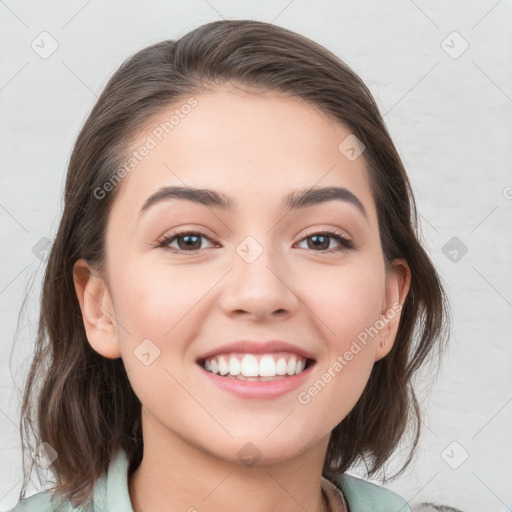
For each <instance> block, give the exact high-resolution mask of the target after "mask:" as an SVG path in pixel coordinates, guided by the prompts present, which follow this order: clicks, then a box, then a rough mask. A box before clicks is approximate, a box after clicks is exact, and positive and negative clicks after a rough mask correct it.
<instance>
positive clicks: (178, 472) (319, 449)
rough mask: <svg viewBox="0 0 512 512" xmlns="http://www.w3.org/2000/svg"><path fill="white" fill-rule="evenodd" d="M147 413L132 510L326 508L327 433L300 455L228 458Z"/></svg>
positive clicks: (132, 480) (286, 511) (284, 511)
mask: <svg viewBox="0 0 512 512" xmlns="http://www.w3.org/2000/svg"><path fill="white" fill-rule="evenodd" d="M142 411H143V431H144V453H143V459H142V462H141V463H140V465H139V467H138V468H137V469H136V470H135V471H134V472H133V473H132V474H131V475H129V479H128V488H129V493H130V499H131V502H132V507H133V510H134V512H148V511H150V510H159V511H161V512H175V511H176V512H177V511H180V512H183V511H188V512H198V511H199V512H210V511H212V512H213V511H218V510H222V511H225V512H235V511H236V512H239V511H240V510H241V509H242V510H244V511H246V512H277V511H279V512H292V511H293V512H295V511H302V510H308V511H315V512H323V511H324V510H325V511H326V512H327V511H328V510H329V507H328V506H327V505H325V504H324V500H323V496H322V491H321V481H322V478H321V477H322V467H323V461H324V458H325V453H326V449H327V444H328V441H329V435H327V436H326V437H324V438H323V439H322V440H321V442H320V443H318V444H316V445H313V446H312V447H310V448H308V449H306V450H305V451H303V452H301V453H300V454H298V455H296V456H294V457H292V458H288V459H286V460H279V461H277V462H268V461H266V459H265V458H264V457H263V455H264V454H262V459H261V460H260V461H258V462H257V463H256V464H253V465H245V464H243V463H242V462H241V461H236V462H234V461H230V460H226V459H222V458H219V457H217V456H215V455H214V454H212V453H210V452H208V451H206V450H203V449H201V447H198V446H195V445H192V444H191V443H189V442H187V440H185V439H182V438H181V437H178V436H176V435H175V434H173V433H172V432H170V431H169V430H168V429H166V428H164V427H163V426H162V425H160V424H158V422H156V420H155V419H154V418H152V417H150V416H149V415H148V414H146V415H145V412H144V411H145V409H144V408H142Z"/></svg>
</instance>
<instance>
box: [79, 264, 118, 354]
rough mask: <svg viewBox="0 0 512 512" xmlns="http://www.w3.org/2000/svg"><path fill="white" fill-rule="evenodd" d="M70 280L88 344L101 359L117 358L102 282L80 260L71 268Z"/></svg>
mask: <svg viewBox="0 0 512 512" xmlns="http://www.w3.org/2000/svg"><path fill="white" fill-rule="evenodd" d="M73 280H74V283H75V290H76V294H77V296H78V301H79V303H80V309H81V310H82V318H83V321H84V327H85V332H86V335H87V340H88V341H89V344H90V345H91V347H92V348H93V349H94V350H95V351H96V352H98V354H101V355H102V356H104V357H107V358H109V359H116V358H118V357H121V350H120V346H119V341H118V336H117V328H116V326H117V323H116V319H115V317H114V314H113V311H114V308H113V306H112V299H111V296H110V293H109V290H108V287H107V285H106V283H105V281H104V280H103V279H102V278H101V277H99V276H97V275H95V272H94V271H92V270H91V269H90V267H89V265H88V264H87V263H86V262H85V260H83V259H79V260H78V261H77V262H76V263H75V264H74V266H73Z"/></svg>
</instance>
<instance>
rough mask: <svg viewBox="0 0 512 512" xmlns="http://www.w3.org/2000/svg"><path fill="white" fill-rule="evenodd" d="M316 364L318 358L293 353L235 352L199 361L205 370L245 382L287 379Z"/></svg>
mask: <svg viewBox="0 0 512 512" xmlns="http://www.w3.org/2000/svg"><path fill="white" fill-rule="evenodd" d="M314 363H315V360H314V359H310V358H306V357H302V356H300V355H298V354H295V353H291V352H272V353H269V354H252V353H240V352H231V353H224V354H218V355H215V356H211V357H206V358H201V359H199V360H197V364H199V366H201V367H202V368H203V370H205V371H207V372H209V373H212V374H214V375H218V376H220V377H225V378H227V379H237V380H245V381H273V380H283V379H288V378H290V377H293V376H294V375H299V374H301V373H302V372H304V371H306V370H307V369H308V368H310V367H311V366H312V365H313V364H314Z"/></svg>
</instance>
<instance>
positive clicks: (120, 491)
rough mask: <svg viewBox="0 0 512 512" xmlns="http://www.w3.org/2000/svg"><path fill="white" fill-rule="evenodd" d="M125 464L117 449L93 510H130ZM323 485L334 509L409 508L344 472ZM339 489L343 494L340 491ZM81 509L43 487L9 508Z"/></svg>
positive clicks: (21, 511)
mask: <svg viewBox="0 0 512 512" xmlns="http://www.w3.org/2000/svg"><path fill="white" fill-rule="evenodd" d="M128 466H129V464H128V457H127V455H126V452H125V451H124V450H123V449H119V450H118V452H117V453H116V454H115V456H114V457H113V458H112V460H111V461H110V464H109V467H108V471H107V474H103V475H102V476H101V477H100V478H98V479H97V480H96V482H95V483H94V488H93V502H92V512H133V508H132V504H131V501H130V495H129V492H128ZM322 488H323V489H324V491H325V492H326V494H327V495H328V497H329V502H330V503H331V504H333V503H334V504H335V505H334V507H333V508H334V509H335V512H336V510H342V509H341V503H343V498H344V500H345V502H346V504H347V508H348V510H349V512H411V509H410V507H409V505H408V504H407V502H406V501H405V500H404V499H403V498H402V497H401V496H400V495H398V494H396V493H395V492H393V491H391V490H389V489H385V488H384V487H381V486H379V485H376V484H374V483H371V482H367V481H366V480H363V479H361V478H357V477H354V476H351V475H347V474H345V473H343V474H342V475H339V476H337V477H336V481H335V482H331V481H329V480H328V479H326V478H325V477H323V476H322ZM340 491H341V493H342V496H340V495H339V493H340ZM340 501H341V503H340ZM337 503H339V505H338V504H337ZM335 507H337V508H335ZM82 510H84V509H83V508H82V509H81V508H80V507H79V506H77V507H73V505H72V504H71V502H70V501H69V500H62V499H61V500H60V501H59V500H58V499H57V498H55V497H54V495H53V494H52V492H51V491H42V492H39V493H37V494H34V495H32V496H30V497H28V498H25V499H23V500H21V501H20V502H19V503H18V504H17V505H16V506H15V507H14V508H13V509H12V510H11V511H10V512H80V511H82Z"/></svg>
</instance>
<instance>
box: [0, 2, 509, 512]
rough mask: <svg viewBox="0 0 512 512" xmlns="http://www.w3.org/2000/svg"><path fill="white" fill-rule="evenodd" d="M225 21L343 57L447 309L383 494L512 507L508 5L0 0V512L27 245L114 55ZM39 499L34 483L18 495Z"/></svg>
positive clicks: (43, 220)
mask: <svg viewBox="0 0 512 512" xmlns="http://www.w3.org/2000/svg"><path fill="white" fill-rule="evenodd" d="M220 18H236V19H242V18H252V19H258V20H262V21H269V22H273V23H275V24H278V25H281V26H283V27H286V28H289V29H292V30H295V31H297V32H299V33H301V34H304V35H306V36H308V37H310V38H312V39H313V40H315V41H317V42H319V43H320V44H323V45H324V46H326V47H327V48H329V49H330V50H332V51H333V52H334V53H336V54H337V55H339V56H340V57H341V58H342V59H344V60H345V61H346V62H347V63H348V64H349V65H350V66H351V67H352V68H353V69H354V70H355V71H356V72H357V73H358V74H359V75H360V76H361V77H362V78H363V80H365V82H366V83H367V84H368V86H369V88H370V90H371V91H372V93H373V94H374V96H375V98H376V100H377V102H378V104H379V107H380V109H381V112H382V114H383V115H384V119H385V121H386V124H387V126H388V128H389V130H390V132H391V135H392V137H393V139H394V141H395V143H396V145H397V147H398V150H399V152H400V154H401V156H402V157H403V160H404V164H405V165H406V168H407V170H408V173H409V176H410V179H411V181H412V185H413V188H414V191H415V194H416V198H417V201H418V206H419V211H420V213H421V217H422V226H421V231H422V236H423V239H424V243H425V245H426V247H427V249H428V251H429V253H430V255H431V257H432V259H433V261H434V263H435V264H436V266H437V268H438V269H439V271H440V273H441V275H442V278H443V279H444V282H445V283H446V287H447V290H448V293H449V295H450V300H451V304H452V312H453V332H452V336H451V339H450V350H449V352H448V354H447V357H446V359H445V363H444V364H443V366H442V370H441V373H440V377H439V380H438V381H437V383H436V384H435V386H433V387H430V386H429V385H428V384H424V385H423V386H422V385H421V384H422V382H425V383H426V382H428V381H421V380H420V381H419V383H418V384H419V389H420V391H421V403H422V405H423V407H424V410H425V416H424V425H423V435H422V438H421V442H420V446H419V452H418V456H417V459H416V460H415V462H414V463H413V465H412V467H411V468H410V470H408V471H407V472H406V473H405V474H404V475H403V476H402V477H401V478H399V479H398V480H395V481H393V482H391V483H388V484H387V486H388V487H389V488H391V489H393V490H395V491H397V492H399V493H400V494H401V495H402V496H404V498H406V499H407V500H408V501H409V502H410V503H411V505H415V504H418V503H420V502H421V501H433V502H439V503H444V504H448V505H451V506H456V507H459V508H460V509H462V510H464V511H467V512H477V511H482V510H485V511H486V512H490V511H500V512H501V511H505V510H510V507H511V506H512V470H511V469H510V461H511V460H512V438H511V437H512V436H511V429H510V425H511V424H512V403H511V402H512V385H511V384H512V383H511V380H512V378H511V369H512V365H511V356H512V345H511V341H512V338H511V336H510V335H511V330H512V329H511V309H512V279H511V274H512V272H511V266H510V260H511V258H510V255H511V245H512V243H511V238H510V235H509V236H506V233H509V231H510V228H507V226H509V225H510V220H511V211H512V200H511V198H512V175H511V164H512V149H511V148H512V144H511V140H512V139H511V136H512V67H511V66H512V36H511V30H510V28H511V27H512V1H511V0H501V1H495V0H490V1H484V0H479V1H473V2H471V3H469V2H466V1H464V0H457V1H452V2H443V1H440V0H437V1H433V2H427V1H420V0H417V1H416V2H413V1H412V0H411V1H407V0H403V1H398V0H394V1H388V2H377V1H372V2H361V3H360V2H356V1H350V2H348V1H339V2H334V1H328V0H322V1H317V2H312V1H309V0H292V1H290V0H273V1H268V0H266V1H258V2H256V1H253V2H235V1H233V0H208V1H207V0H191V1H189V2H187V4H185V3H184V2H183V3H180V2H177V1H161V0H160V1H157V0H154V1H151V2H133V1H131V2H127V1H120V0H118V1H111V2H100V1H98V0H92V1H91V0H89V1H84V0H73V1H66V2H64V1H61V2H36V1H27V0H24V1H19V2H15V1H14V0H5V1H3V0H0V23H1V35H0V37H1V48H0V63H1V64H0V73H1V75H0V102H1V108H2V116H1V118H0V130H1V132H0V136H1V139H0V140H1V149H0V158H1V160H0V161H1V166H0V168H1V181H0V186H1V190H0V225H1V240H2V244H1V248H0V258H1V267H0V268H1V274H0V301H1V315H2V317H1V319H2V321H1V324H0V329H1V341H0V343H1V348H2V350H1V353H0V372H1V373H0V374H1V382H0V386H1V387H0V429H1V435H0V443H1V444H0V449H1V457H2V459H1V460H2V464H0V473H1V477H0V482H1V484H0V510H7V509H9V508H11V507H12V506H14V505H15V503H16V502H17V494H18V491H19V488H20V487H21V476H22V473H21V450H20V446H21V445H20V439H19V431H18V422H19V406H20V399H21V395H20V394H19V392H18V393H17V392H16V388H18V389H20V391H21V386H22V385H23V379H24V376H25V373H26V371H27V369H28V363H29V357H30V355H31V350H32V344H33V341H34V335H35V329H36V321H37V307H38V304H37V298H38V294H39V287H40V280H41V277H42V271H43V260H41V259H40V257H38V256H37V254H34V250H33V248H34V246H36V247H39V248H40V247H41V244H42V246H43V247H44V239H45V238H48V239H50V240H51V239H52V238H53V236H54V235H55V232H56V228H57V225H58V220H59V217H60V213H61V204H62V203H61V195H62V188H63V183H64V176H65V172H66V166H67V163H68V159H69V156H70V152H71V149H72V145H73V143H74V140H75V138H76V136H77V134H78V131H79V129H80V127H81V125H82V124H83V122H84V120H85V117H86V115H87V114H88V112H89V111H90V109H91V108H92V106H93V104H94V103H95V101H96V98H97V96H98V95H99V93H100V92H101V90H102V88H103V87H104V85H105V84H106V81H107V79H108V78H109V77H110V76H111V74H112V73H113V72H114V70H115V69H116V68H117V67H118V66H119V65H120V64H121V63H122V61H123V60H124V59H126V58H127V57H129V56H130V55H131V54H132V53H134V52H135V51H137V50H139V49H141V48H143V47H145V46H148V45H150V44H152V43H155V42H157V41H160V40H163V39H175V38H178V37H180V36H182V35H183V34H185V33H186V32H188V31H189V30H191V29H193V28H195V27H197V26H199V25H201V24H203V23H206V22H209V21H214V20H218V19H220ZM43 31H47V32H48V33H49V34H51V37H52V38H53V39H55V40H56V41H57V43H58V48H57V49H56V51H55V52H54V53H53V54H52V55H50V56H48V57H47V58H42V57H41V56H40V54H38V53H37V52H36V51H34V50H33V49H32V47H31V44H33V45H34V46H36V45H39V48H41V47H42V46H43V44H44V48H45V49H46V50H48V49H49V48H50V39H49V38H48V36H40V34H41V32H43ZM454 31H456V32H457V33H458V34H459V35H457V34H453V32H454ZM44 37H46V38H47V39H45V40H44V42H41V39H42V38H44ZM443 41H444V42H443ZM33 42H34V43H33ZM465 42H467V44H469V47H468V48H467V49H466V50H465V51H464V52H463V53H461V51H462V50H464V47H465V44H466V43H465ZM39 51H42V49H41V50H39ZM459 54H460V55H459ZM453 237H457V238H458V239H459V241H460V242H454V241H451V242H450V240H451V239H452V238H453ZM41 239H43V241H42V242H41ZM447 243H449V244H453V243H457V244H459V245H458V246H453V247H452V245H448V246H446V244H447ZM38 244H39V245H38ZM461 244H463V245H464V247H466V248H467V253H465V254H463V250H462V249H463V246H462V245H461ZM443 247H444V248H445V249H444V252H443ZM453 250H455V252H453ZM450 251H451V252H450ZM35 252H36V253H38V251H37V250H35ZM39 252H41V250H39ZM445 253H446V255H445ZM462 254H463V255H462ZM461 255H462V257H461ZM454 258H457V259H458V261H452V260H453V259H454ZM43 259H44V258H43ZM30 279H34V288H33V291H32V295H31V297H32V298H31V302H30V303H29V304H30V307H29V309H28V314H27V315H25V317H23V318H22V319H21V320H20V326H19V327H20V328H19V337H18V339H17V343H16V346H15V348H14V352H13V360H12V373H11V369H10V367H9V357H10V355H11V349H12V346H13V337H14V333H15V329H16V322H17V317H18V312H19V310H20V307H21V302H22V300H23V298H24V297H25V295H26V293H27V291H26V287H27V283H28V282H29V280H30ZM454 442H455V443H457V444H452V443H454ZM403 453H404V452H402V455H403ZM466 454H467V455H468V458H467V460H465V461H464V462H462V461H463V459H464V457H465V456H466ZM394 460H396V461H397V462H398V461H399V460H400V453H398V454H397V456H396V457H395V459H394ZM354 474H357V473H356V472H354ZM37 490H39V487H38V482H37V480H35V482H34V487H32V488H31V489H30V492H29V494H32V493H33V492H36V491H37ZM507 505H508V507H509V508H507Z"/></svg>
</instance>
